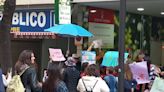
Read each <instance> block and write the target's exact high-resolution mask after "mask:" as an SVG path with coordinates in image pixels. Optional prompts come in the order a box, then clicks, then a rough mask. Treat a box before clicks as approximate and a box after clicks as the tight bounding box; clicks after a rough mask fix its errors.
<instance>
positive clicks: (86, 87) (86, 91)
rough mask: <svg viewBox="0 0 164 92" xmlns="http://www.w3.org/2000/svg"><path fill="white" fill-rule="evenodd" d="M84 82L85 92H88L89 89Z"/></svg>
mask: <svg viewBox="0 0 164 92" xmlns="http://www.w3.org/2000/svg"><path fill="white" fill-rule="evenodd" d="M82 82H83V84H84V87H85V91H86V92H87V91H88V90H87V87H86V85H85V83H84V81H83V79H82Z"/></svg>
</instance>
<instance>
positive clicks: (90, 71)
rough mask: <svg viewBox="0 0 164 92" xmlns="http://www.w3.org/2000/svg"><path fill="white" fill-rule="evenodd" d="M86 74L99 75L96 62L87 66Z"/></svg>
mask: <svg viewBox="0 0 164 92" xmlns="http://www.w3.org/2000/svg"><path fill="white" fill-rule="evenodd" d="M86 74H87V75H89V76H96V77H97V76H98V69H97V67H96V65H95V64H91V65H89V66H88V67H87V68H86Z"/></svg>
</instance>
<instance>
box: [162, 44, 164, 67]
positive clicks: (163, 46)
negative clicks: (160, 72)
mask: <svg viewBox="0 0 164 92" xmlns="http://www.w3.org/2000/svg"><path fill="white" fill-rule="evenodd" d="M161 63H162V65H163V66H164V42H162V56H161Z"/></svg>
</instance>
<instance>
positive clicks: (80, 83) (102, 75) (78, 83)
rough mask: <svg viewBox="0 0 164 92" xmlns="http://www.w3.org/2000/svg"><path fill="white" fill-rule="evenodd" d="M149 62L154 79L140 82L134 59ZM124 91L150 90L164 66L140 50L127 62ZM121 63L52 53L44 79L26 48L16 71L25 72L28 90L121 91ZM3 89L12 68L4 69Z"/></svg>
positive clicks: (0, 81)
mask: <svg viewBox="0 0 164 92" xmlns="http://www.w3.org/2000/svg"><path fill="white" fill-rule="evenodd" d="M138 62H147V67H148V74H149V78H150V80H151V82H150V83H145V84H137V81H136V80H135V79H134V77H133V74H132V71H131V69H130V67H129V64H130V63H138ZM124 68H125V73H124V92H149V91H150V89H151V86H152V83H153V81H154V79H155V77H156V76H158V77H161V78H164V72H163V71H164V67H159V66H157V65H154V64H151V62H150V59H149V58H147V57H146V56H145V55H144V54H143V53H142V54H138V56H137V58H136V60H135V62H132V61H131V60H130V56H129V58H128V60H127V62H126V63H125V64H124ZM118 69H119V67H118V66H115V67H106V66H101V64H89V63H88V62H84V63H81V61H80V56H77V55H76V54H72V56H70V57H68V58H67V60H66V61H63V62H61V61H53V60H52V59H51V57H50V61H49V62H48V66H47V68H46V69H44V76H43V80H42V82H39V81H38V77H37V64H36V62H35V55H34V52H33V51H31V50H24V51H22V52H21V53H20V55H19V58H18V61H17V62H16V64H15V71H16V74H20V73H22V71H24V73H23V74H22V75H21V81H22V83H23V86H24V88H25V92H117V91H118V89H119V87H118ZM0 75H2V76H0V92H5V89H6V88H7V86H8V83H9V82H10V80H11V79H12V74H11V73H10V72H9V73H8V74H7V76H6V75H4V74H3V73H2V70H0Z"/></svg>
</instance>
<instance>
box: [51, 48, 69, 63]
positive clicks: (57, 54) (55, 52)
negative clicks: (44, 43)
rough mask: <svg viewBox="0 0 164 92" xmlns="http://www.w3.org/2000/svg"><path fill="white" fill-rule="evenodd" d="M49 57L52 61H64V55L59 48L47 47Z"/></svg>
mask: <svg viewBox="0 0 164 92" xmlns="http://www.w3.org/2000/svg"><path fill="white" fill-rule="evenodd" d="M49 53H50V57H51V59H52V60H53V61H65V60H66V59H65V57H64V55H63V53H62V51H61V49H54V48H49Z"/></svg>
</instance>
